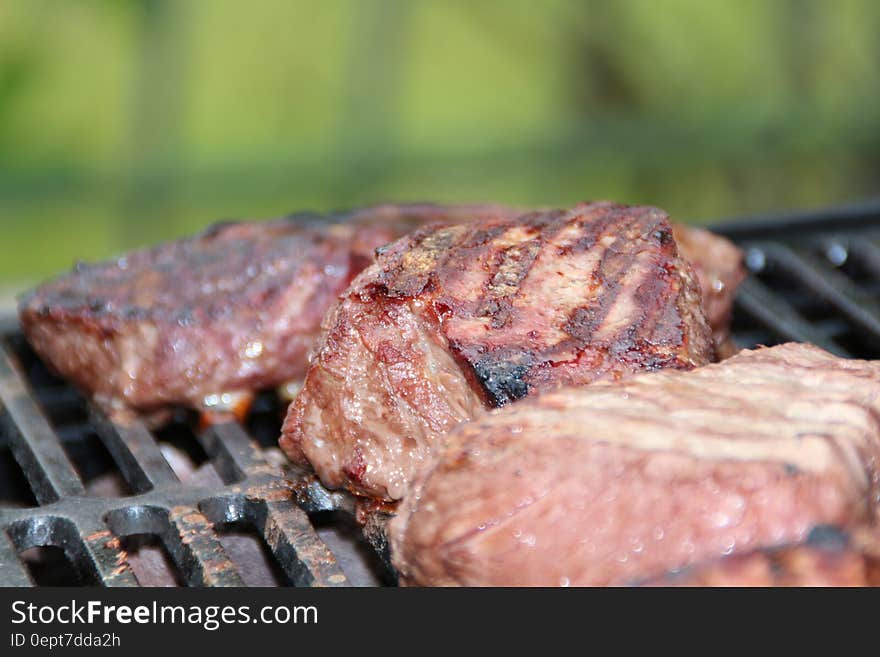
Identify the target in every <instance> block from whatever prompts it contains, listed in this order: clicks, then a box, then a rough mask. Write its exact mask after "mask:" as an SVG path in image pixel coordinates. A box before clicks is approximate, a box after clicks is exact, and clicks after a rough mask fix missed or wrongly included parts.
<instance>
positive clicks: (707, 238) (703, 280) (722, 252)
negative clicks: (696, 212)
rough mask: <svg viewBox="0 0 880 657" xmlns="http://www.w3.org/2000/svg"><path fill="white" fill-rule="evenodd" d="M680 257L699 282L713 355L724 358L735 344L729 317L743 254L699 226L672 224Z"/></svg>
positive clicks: (741, 275)
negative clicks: (712, 344) (711, 340)
mask: <svg viewBox="0 0 880 657" xmlns="http://www.w3.org/2000/svg"><path fill="white" fill-rule="evenodd" d="M673 235H675V241H676V242H677V243H678V250H679V253H681V255H682V257H683V258H685V259H686V260H688V261H689V262H690V263H691V265H692V266H693V268H694V272H695V273H696V274H697V279H698V280H699V281H700V292H701V293H702V298H703V311H704V312H705V313H706V319H708V320H709V325H710V326H711V327H712V337H713V339H714V341H715V350H716V355H717V356H718V357H719V359H720V358H726V357H728V356H731V355H733V353H734V352H735V351H736V347H735V345H734V344H733V342H732V340H731V339H730V320H731V316H732V314H733V299H734V297H735V296H736V290H737V288H738V287H739V286H740V284H741V283H742V282H743V280H744V279H745V277H746V270H745V267H743V254H742V251H740V250H739V249H738V248H737V247H736V246H734V244H733V243H732V242H730V241H729V240H727V239H725V238H723V237H721V236H720V235H716V234H715V233H711V232H709V231H708V230H705V229H703V228H695V227H693V226H683V225H681V224H676V225H674V226H673Z"/></svg>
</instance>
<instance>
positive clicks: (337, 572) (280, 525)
mask: <svg viewBox="0 0 880 657" xmlns="http://www.w3.org/2000/svg"><path fill="white" fill-rule="evenodd" d="M713 230H716V231H717V232H721V233H723V234H726V235H728V236H729V237H731V238H732V239H733V240H734V241H736V242H737V243H738V244H739V245H740V246H741V247H742V248H743V249H744V250H745V252H746V259H747V265H748V267H749V269H750V272H751V275H750V277H749V278H748V279H747V280H746V282H745V283H744V285H743V286H742V288H741V291H740V293H739V295H738V297H737V304H736V311H735V317H734V323H733V331H734V339H735V341H736V342H737V344H738V345H739V346H742V347H749V346H754V345H757V344H764V345H772V344H777V343H780V342H785V341H789V340H796V341H805V342H813V343H815V344H818V345H820V346H822V347H824V348H825V349H827V350H829V351H831V352H834V353H837V354H839V355H841V356H851V357H860V358H880V303H878V300H880V202H877V203H869V204H863V205H860V206H854V207H849V208H843V209H835V210H829V211H826V212H821V213H815V214H811V215H791V216H783V217H778V216H777V217H760V218H755V219H752V220H746V221H738V222H732V223H730V224H726V225H722V226H717V225H716V226H713ZM281 412H282V406H281V404H280V402H279V401H278V399H277V398H274V397H273V396H271V395H264V396H262V397H261V398H260V399H259V401H258V403H257V404H255V406H254V408H253V409H252V411H251V415H250V417H249V418H248V419H247V421H246V422H245V423H243V424H240V423H237V422H233V421H229V422H226V423H223V424H216V425H213V426H211V427H208V428H207V429H204V430H199V429H198V428H194V426H195V425H194V424H193V423H192V422H190V421H187V418H183V419H179V420H178V421H176V422H175V423H172V425H171V426H170V428H167V429H164V430H163V431H162V432H154V431H150V430H149V429H148V428H147V427H146V426H145V425H143V424H142V423H140V422H137V421H131V422H124V423H121V422H119V421H113V420H111V419H110V418H108V417H106V416H105V415H103V414H102V413H101V412H100V411H98V410H97V409H95V408H93V407H91V406H90V405H89V404H87V403H86V402H85V401H84V400H83V399H82V398H81V397H80V396H79V395H78V394H77V393H76V391H75V390H73V389H72V388H71V387H70V386H68V385H66V384H65V383H64V382H63V381H59V380H58V379H56V378H54V377H53V376H52V375H51V374H50V373H49V372H48V371H47V370H46V368H45V367H44V366H43V365H42V363H40V362H39V360H38V359H37V358H36V356H35V355H34V354H33V352H32V351H31V350H30V349H29V347H28V346H27V344H26V342H25V341H24V339H23V337H22V335H21V333H20V332H19V330H18V327H17V324H16V322H15V319H14V318H7V319H6V320H5V321H4V322H3V323H0V455H2V456H4V457H5V458H4V460H3V461H2V463H0V467H2V469H0V530H2V531H0V585H6V586H30V585H33V584H34V583H42V582H40V581H38V580H40V579H41V577H40V576H38V575H39V569H38V568H34V567H33V564H31V565H30V566H29V565H28V560H27V559H26V558H25V555H26V554H27V553H28V551H32V550H33V549H34V548H41V547H43V548H45V547H53V548H56V549H57V551H62V552H63V556H64V558H65V559H66V560H67V562H69V565H70V567H72V569H73V570H74V573H73V574H74V577H73V581H76V582H80V583H84V584H101V585H105V586H136V585H138V584H139V580H138V576H137V575H136V573H135V572H134V570H133V569H132V567H131V565H130V563H129V562H130V559H129V556H128V554H127V551H126V549H127V547H128V546H129V545H130V544H132V542H131V541H132V539H133V538H136V537H140V536H144V535H147V536H150V537H154V539H156V540H157V542H158V543H159V544H160V545H161V546H162V548H163V549H164V550H165V552H166V553H167V557H168V558H169V560H170V564H171V566H172V567H173V568H174V569H175V570H176V574H177V576H178V581H179V582H180V583H182V584H186V585H191V586H241V585H245V584H247V583H248V582H247V578H246V577H245V576H244V575H246V573H245V572H243V571H244V570H247V567H246V566H245V567H244V568H243V567H242V565H241V563H239V562H237V561H236V560H234V559H233V558H232V557H231V556H230V549H229V546H230V545H231V543H229V542H224V540H223V536H222V534H221V532H220V528H221V527H224V526H229V525H230V523H231V524H233V525H236V526H239V525H241V526H246V527H247V528H249V529H250V530H252V531H253V532H255V533H256V534H257V535H259V536H260V537H261V538H262V540H263V541H264V543H265V547H266V548H267V554H268V559H269V560H271V561H272V562H273V563H272V565H273V567H274V568H276V569H277V570H278V571H280V573H281V580H282V583H287V584H293V585H296V586H346V585H351V584H357V583H364V578H362V577H361V578H358V577H352V576H351V572H350V570H351V569H352V568H354V567H353V566H351V565H350V564H352V563H353V558H352V555H351V554H348V553H346V554H341V552H343V551H348V550H351V549H352V548H351V547H350V546H348V545H347V544H343V543H340V542H338V541H336V542H333V541H329V539H328V535H327V534H326V533H322V528H321V527H322V525H326V522H327V519H328V518H329V519H330V522H331V524H333V523H339V522H343V521H344V520H345V519H346V518H348V519H350V517H351V515H352V513H353V505H352V503H351V500H350V499H346V497H345V496H344V495H341V494H338V493H329V492H327V491H325V490H324V489H322V488H321V487H320V486H318V485H317V484H316V483H315V482H314V481H312V480H310V479H307V478H302V477H301V476H300V477H299V478H297V477H298V476H297V475H295V474H291V472H289V471H283V470H281V469H280V468H279V467H278V466H277V464H273V463H272V459H271V458H270V457H271V455H272V454H271V453H272V451H273V450H272V448H271V445H272V443H273V441H274V438H275V437H276V436H277V435H278V427H279V425H280V419H281ZM181 437H185V438H188V439H191V444H190V445H189V449H190V451H191V452H192V453H193V459H194V461H195V462H197V461H199V460H200V459H207V466H208V467H209V468H210V469H211V470H212V471H213V479H210V478H209V479H208V480H207V481H206V480H205V479H202V480H196V479H186V478H183V479H184V480H181V479H182V477H181V476H179V474H178V472H177V471H176V470H175V469H174V468H173V467H172V466H171V465H170V463H169V458H168V453H167V451H163V448H162V447H161V445H162V444H164V443H166V442H167V441H168V440H172V441H173V440H175V439H180V438H181ZM178 442H179V441H178ZM180 444H182V443H180ZM107 472H110V473H114V474H115V475H116V476H117V479H118V484H117V486H116V488H113V489H112V491H111V493H110V494H108V493H107V492H106V491H105V492H104V493H98V492H96V486H95V485H94V482H95V481H96V480H97V479H96V478H98V477H100V476H102V475H106V473H107ZM292 477H293V478H294V484H296V485H293V486H292V485H291V478H292ZM135 543H136V541H135ZM330 543H333V545H332V546H331V545H330ZM343 564H345V565H346V567H345V568H343ZM368 565H369V567H370V568H372V569H373V570H376V571H382V572H376V573H375V574H374V577H373V578H372V579H370V578H367V579H368V581H367V583H382V582H385V583H387V582H389V581H390V579H389V573H388V572H387V570H386V568H385V566H384V565H383V561H382V560H380V559H374V560H373V561H372V562H370V563H369V564H368ZM391 579H393V578H391ZM35 580H36V581H35Z"/></svg>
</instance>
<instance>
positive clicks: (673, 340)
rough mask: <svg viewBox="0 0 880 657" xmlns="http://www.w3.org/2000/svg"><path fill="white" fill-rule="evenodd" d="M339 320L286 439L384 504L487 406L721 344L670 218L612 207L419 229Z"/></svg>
mask: <svg viewBox="0 0 880 657" xmlns="http://www.w3.org/2000/svg"><path fill="white" fill-rule="evenodd" d="M326 330H327V332H326V334H325V335H324V337H323V344H322V346H321V347H320V349H319V350H318V351H317V352H316V355H315V357H314V359H313V361H312V365H311V367H310V368H309V372H308V374H307V376H306V380H305V383H304V386H303V389H302V390H301V391H300V394H299V395H298V397H297V399H296V400H295V401H294V402H293V403H292V404H291V407H290V409H289V411H288V416H287V420H286V422H285V425H284V430H283V436H282V438H281V446H282V448H283V449H284V451H285V452H286V453H287V454H288V456H290V458H291V459H293V460H294V461H297V462H300V463H303V464H310V465H311V466H312V467H313V468H314V469H315V471H316V472H317V474H318V475H319V476H320V478H321V480H322V481H323V482H324V484H325V485H327V486H330V487H340V486H345V487H347V488H349V489H350V490H351V491H353V492H355V493H358V494H362V495H365V496H369V497H374V498H380V499H385V500H397V499H400V498H401V497H402V496H403V495H404V492H405V490H406V487H407V483H408V481H409V479H410V477H411V476H412V475H413V473H414V471H415V469H416V468H417V466H418V465H419V463H420V462H421V461H423V460H424V459H425V458H426V457H427V456H428V454H429V453H430V451H431V449H432V448H433V447H434V446H436V445H438V444H442V442H443V441H442V436H443V435H444V434H445V433H446V432H448V431H449V430H450V429H452V428H453V427H454V426H456V425H457V424H458V423H459V422H462V421H464V420H470V419H471V418H473V417H474V416H475V415H477V414H479V413H480V412H481V411H482V410H483V409H484V408H486V407H493V406H500V405H502V404H505V403H507V402H510V401H513V400H516V399H519V398H521V397H525V396H526V395H528V394H530V393H532V392H535V391H540V390H547V389H550V388H555V387H557V386H559V385H563V384H585V383H590V382H592V381H595V380H599V379H609V380H617V379H620V378H623V377H625V376H628V375H630V374H632V373H634V372H640V371H651V370H659V369H662V368H668V367H671V368H676V369H689V368H692V367H695V366H699V365H704V364H706V363H707V362H709V361H710V360H711V358H712V354H713V348H712V344H711V336H710V331H709V327H708V325H707V323H706V319H705V317H704V315H703V311H702V309H701V307H700V293H699V289H698V287H697V283H696V281H695V279H694V276H693V272H692V271H691V268H690V266H689V265H688V264H687V263H686V262H684V261H683V260H682V259H681V258H680V257H679V256H678V251H677V248H676V244H675V240H674V239H673V237H672V230H671V227H670V224H669V220H668V218H667V216H666V214H665V213H663V212H662V211H661V210H658V209H656V208H648V207H626V206H620V205H614V204H611V203H596V204H591V205H583V206H578V207H577V208H575V209H574V210H555V211H542V212H536V213H531V214H527V215H524V216H522V217H519V218H517V219H513V220H509V219H494V220H486V221H477V222H471V223H468V224H458V225H453V226H447V227H438V226H432V227H429V228H425V229H422V230H420V231H417V232H415V233H414V234H412V235H410V236H407V237H404V238H402V239H400V240H398V241H397V242H395V243H393V244H391V245H389V246H388V247H387V248H385V249H384V250H383V251H382V252H381V254H380V255H379V257H378V259H377V262H376V263H375V264H374V265H372V266H371V267H370V268H368V269H367V270H365V271H364V272H363V273H362V274H361V275H360V276H359V277H358V278H357V279H356V280H355V281H354V282H353V283H352V285H351V287H350V288H349V289H348V290H347V291H346V293H345V295H344V296H343V298H342V301H341V302H340V304H339V305H338V306H337V307H336V309H335V310H334V311H333V312H331V313H328V316H327V320H326Z"/></svg>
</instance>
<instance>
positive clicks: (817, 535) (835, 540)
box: [806, 525, 849, 550]
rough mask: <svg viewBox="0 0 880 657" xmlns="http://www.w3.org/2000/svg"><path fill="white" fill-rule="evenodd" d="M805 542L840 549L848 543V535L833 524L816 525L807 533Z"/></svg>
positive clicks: (815, 545) (830, 548)
mask: <svg viewBox="0 0 880 657" xmlns="http://www.w3.org/2000/svg"><path fill="white" fill-rule="evenodd" d="M806 543H807V545H812V546H814V547H819V548H823V549H827V550H842V549H844V548H845V547H846V546H848V545H849V536H847V534H846V532H845V531H843V530H842V529H840V528H839V527H835V526H834V525H816V526H815V527H813V528H812V529H811V530H810V533H809V534H808V535H807V540H806Z"/></svg>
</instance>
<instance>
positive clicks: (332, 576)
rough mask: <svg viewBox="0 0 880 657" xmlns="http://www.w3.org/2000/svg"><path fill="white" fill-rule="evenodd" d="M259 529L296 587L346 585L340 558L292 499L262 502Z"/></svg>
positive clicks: (256, 521)
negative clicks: (338, 561) (338, 560)
mask: <svg viewBox="0 0 880 657" xmlns="http://www.w3.org/2000/svg"><path fill="white" fill-rule="evenodd" d="M254 515H255V524H256V525H257V529H259V531H260V532H261V533H262V534H263V537H264V538H265V539H266V544H267V545H268V546H269V549H270V550H272V553H273V554H274V555H275V556H276V558H278V559H279V561H280V562H281V563H282V564H284V571H285V573H286V574H287V576H288V577H289V578H290V581H292V582H293V583H294V584H295V585H296V586H346V585H347V584H348V578H347V577H346V576H345V573H343V571H342V569H341V568H340V567H339V564H338V563H337V562H336V557H334V556H333V553H332V552H331V551H330V549H329V548H328V547H327V545H326V544H325V543H324V541H322V540H321V539H320V538H319V537H318V535H317V534H316V533H315V529H314V527H312V525H311V523H310V522H309V518H308V516H307V515H306V514H305V513H304V512H303V511H302V509H300V508H299V507H297V506H296V505H295V504H294V503H293V502H292V501H290V500H268V501H263V502H261V503H260V505H259V508H258V509H257V512H256V513H255V514H254Z"/></svg>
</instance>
